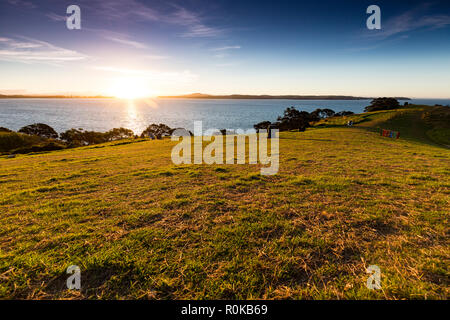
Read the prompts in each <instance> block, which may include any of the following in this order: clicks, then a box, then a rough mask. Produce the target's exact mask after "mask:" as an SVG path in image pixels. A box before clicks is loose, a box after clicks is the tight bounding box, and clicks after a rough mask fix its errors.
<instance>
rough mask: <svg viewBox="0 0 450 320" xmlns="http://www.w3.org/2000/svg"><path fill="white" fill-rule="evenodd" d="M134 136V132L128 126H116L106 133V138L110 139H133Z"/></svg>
mask: <svg viewBox="0 0 450 320" xmlns="http://www.w3.org/2000/svg"><path fill="white" fill-rule="evenodd" d="M133 137H134V132H133V131H132V130H130V129H126V128H114V129H111V130H109V131H108V132H106V133H105V138H106V140H108V141H115V140H121V139H131V138H133Z"/></svg>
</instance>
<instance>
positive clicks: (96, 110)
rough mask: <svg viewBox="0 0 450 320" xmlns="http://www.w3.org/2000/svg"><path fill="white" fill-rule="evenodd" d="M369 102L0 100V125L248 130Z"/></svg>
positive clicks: (61, 128)
mask: <svg viewBox="0 0 450 320" xmlns="http://www.w3.org/2000/svg"><path fill="white" fill-rule="evenodd" d="M403 102H404V101H401V103H403ZM409 102H410V103H417V104H428V105H435V104H442V105H450V100H440V99H417V100H412V101H409ZM369 104H370V100H351V101H348V100H215V99H208V100H196V99H153V100H138V101H127V100H119V99H0V127H6V128H9V129H12V130H18V129H20V128H21V127H23V126H25V125H28V124H32V123H37V122H40V123H46V124H48V125H50V126H51V127H53V128H54V129H55V130H56V131H57V132H63V131H65V130H67V129H70V128H83V129H86V130H95V131H107V130H109V129H112V128H117V127H125V128H129V129H132V130H133V131H134V132H135V133H137V134H140V133H141V132H142V131H143V130H144V129H145V128H146V127H147V126H148V125H149V124H151V123H165V124H167V125H168V126H170V127H174V128H175V127H184V128H187V129H190V130H192V128H193V123H194V121H203V128H204V129H209V128H217V129H221V128H228V129H238V128H240V129H248V128H252V127H253V125H254V124H255V123H258V122H261V121H265V120H269V121H275V120H276V119H277V117H278V116H279V115H281V114H282V113H283V110H284V109H286V108H287V107H289V106H294V107H296V108H297V109H299V110H305V111H313V110H315V109H317V108H330V109H333V110H334V111H336V112H338V111H343V110H348V111H353V112H355V113H360V112H363V110H364V108H365V107H366V106H367V105H369Z"/></svg>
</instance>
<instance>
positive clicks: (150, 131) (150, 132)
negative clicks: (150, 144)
mask: <svg viewBox="0 0 450 320" xmlns="http://www.w3.org/2000/svg"><path fill="white" fill-rule="evenodd" d="M171 130H172V129H171V128H170V127H169V126H167V125H165V124H163V123H160V124H155V123H153V124H151V125H149V126H148V127H147V128H146V129H145V130H144V131H143V132H142V133H141V138H149V137H150V138H153V137H156V138H157V139H161V138H162V137H163V136H170V135H171Z"/></svg>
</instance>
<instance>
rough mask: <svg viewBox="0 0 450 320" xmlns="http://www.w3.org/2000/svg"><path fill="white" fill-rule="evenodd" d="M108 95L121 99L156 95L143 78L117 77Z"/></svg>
mask: <svg viewBox="0 0 450 320" xmlns="http://www.w3.org/2000/svg"><path fill="white" fill-rule="evenodd" d="M107 94H108V95H111V96H113V97H116V98H119V99H127V100H133V99H143V98H148V97H153V96H156V93H155V92H154V91H153V90H151V89H150V88H149V87H148V86H147V85H146V82H145V79H142V78H117V79H115V80H114V82H113V84H112V86H111V87H110V89H109V90H108V91H107Z"/></svg>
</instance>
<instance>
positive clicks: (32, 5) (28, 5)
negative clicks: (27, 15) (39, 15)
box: [7, 0, 36, 9]
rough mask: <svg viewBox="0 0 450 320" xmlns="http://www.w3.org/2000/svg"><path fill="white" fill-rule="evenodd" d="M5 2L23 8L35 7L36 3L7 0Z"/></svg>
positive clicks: (22, 0)
mask: <svg viewBox="0 0 450 320" xmlns="http://www.w3.org/2000/svg"><path fill="white" fill-rule="evenodd" d="M7 2H8V3H9V4H11V5H13V6H20V7H25V8H29V9H34V8H36V5H34V4H33V3H32V2H31V1H24V0H8V1H7Z"/></svg>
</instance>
